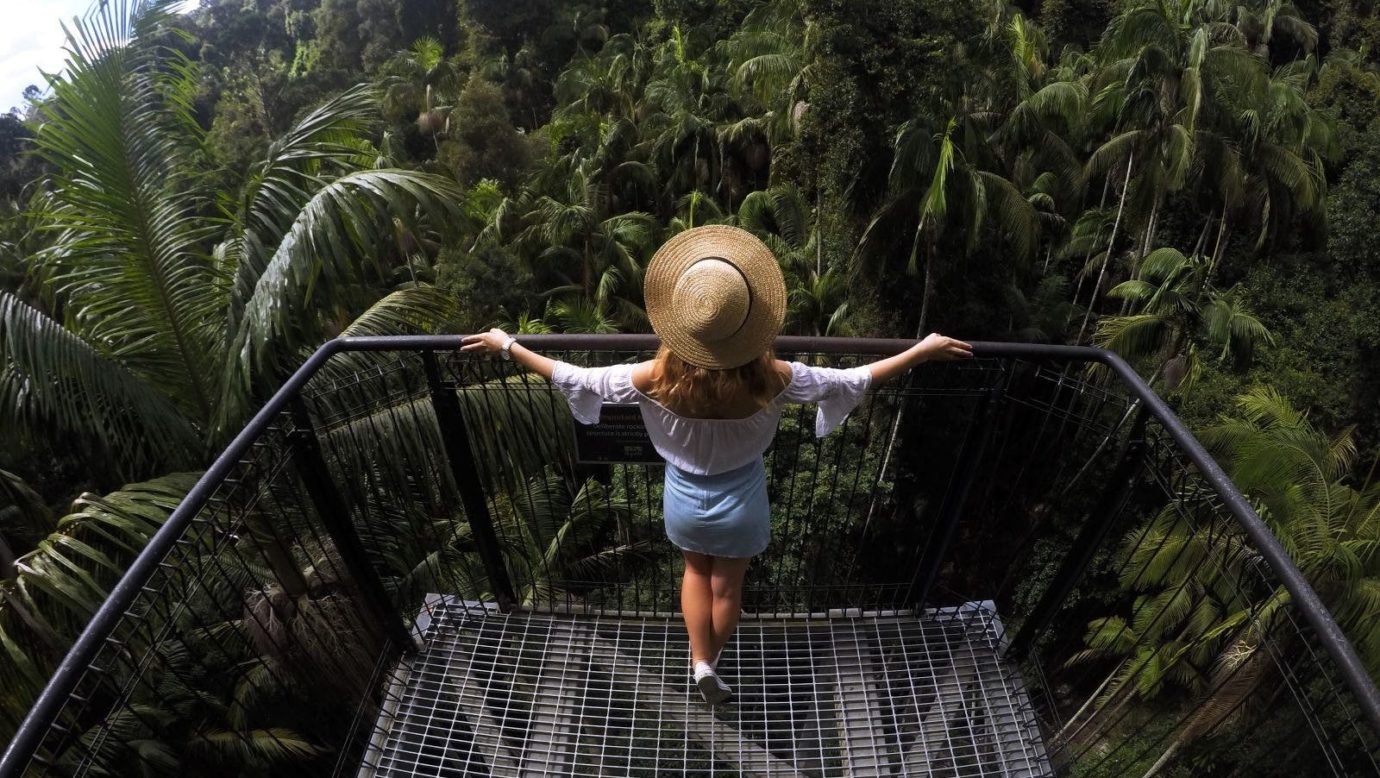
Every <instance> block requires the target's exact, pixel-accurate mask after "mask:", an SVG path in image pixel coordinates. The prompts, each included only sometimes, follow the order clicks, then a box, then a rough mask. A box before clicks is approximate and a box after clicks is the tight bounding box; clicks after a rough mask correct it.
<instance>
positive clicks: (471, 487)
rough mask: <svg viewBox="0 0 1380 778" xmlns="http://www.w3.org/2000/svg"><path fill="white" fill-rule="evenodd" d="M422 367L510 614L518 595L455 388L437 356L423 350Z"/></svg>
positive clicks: (470, 515) (493, 579) (483, 553)
mask: <svg viewBox="0 0 1380 778" xmlns="http://www.w3.org/2000/svg"><path fill="white" fill-rule="evenodd" d="M422 364H423V366H424V367H425V368H426V382H427V386H428V388H429V389H430V390H431V406H432V407H433V408H434V409H435V410H436V423H437V425H439V426H440V428H441V441H442V444H443V445H444V446H445V448H446V458H447V459H448V460H450V472H451V475H452V476H453V477H454V479H455V486H456V488H457V489H459V490H460V503H461V505H463V506H464V508H465V518H466V520H468V521H469V523H470V529H471V531H472V532H473V536H474V543H475V546H477V547H478V549H479V560H480V562H482V563H483V564H484V572H485V573H486V574H488V576H489V585H490V586H491V587H492V588H493V592H494V599H495V600H497V601H498V607H499V609H500V610H502V611H504V612H507V611H510V610H512V609H513V608H514V607H516V605H517V596H516V595H515V594H514V593H513V584H512V581H511V580H509V578H508V568H507V566H506V565H505V564H504V563H503V552H502V550H501V549H500V547H499V543H498V533H497V532H495V531H494V521H493V517H492V516H490V515H489V504H488V502H486V501H485V499H484V487H483V485H482V484H480V483H479V467H478V464H477V463H476V462H475V459H474V452H473V451H472V450H471V449H470V435H469V430H468V429H467V428H466V426H465V415H464V414H463V413H462V412H461V411H460V401H459V400H458V399H456V397H455V388H454V387H453V386H447V385H446V383H445V381H443V380H441V367H440V365H439V364H438V363H437V361H436V354H435V353H433V352H431V351H423V352H422Z"/></svg>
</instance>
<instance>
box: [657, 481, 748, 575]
mask: <svg viewBox="0 0 1380 778" xmlns="http://www.w3.org/2000/svg"><path fill="white" fill-rule="evenodd" d="M662 506H663V508H664V510H665V514H666V537H668V538H670V539H671V542H672V543H675V544H676V545H677V546H679V547H680V548H683V549H685V550H686V551H695V552H698V553H701V554H709V555H711V556H722V557H735V558H743V557H750V556H756V555H758V554H760V553H762V552H763V551H766V550H767V542H768V541H770V540H771V509H770V507H768V504H767V473H766V469H765V468H764V467H763V466H762V459H761V457H758V458H757V459H756V460H755V461H753V462H750V463H748V464H746V465H743V466H742V467H740V468H738V469H736V470H729V471H728V472H726V473H715V474H714V475H695V474H693V473H687V472H685V471H684V470H681V469H679V468H677V467H676V466H675V465H670V464H668V465H666V488H665V491H664V493H663V496H662Z"/></svg>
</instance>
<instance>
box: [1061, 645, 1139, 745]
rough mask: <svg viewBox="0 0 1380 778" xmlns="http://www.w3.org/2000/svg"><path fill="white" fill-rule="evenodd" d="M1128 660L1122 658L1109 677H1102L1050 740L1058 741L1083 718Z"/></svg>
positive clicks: (1108, 674)
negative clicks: (1100, 681)
mask: <svg viewBox="0 0 1380 778" xmlns="http://www.w3.org/2000/svg"><path fill="white" fill-rule="evenodd" d="M1126 662H1127V660H1125V659H1123V660H1121V662H1120V663H1119V664H1118V665H1117V666H1116V667H1113V668H1112V671H1111V672H1110V673H1107V677H1106V678H1104V679H1102V683H1100V684H1098V685H1097V689H1096V690H1094V691H1093V693H1092V694H1090V695H1088V699H1087V700H1086V701H1085V702H1084V703H1083V704H1082V705H1081V706H1079V708H1078V710H1076V711H1074V713H1073V715H1072V716H1070V717H1069V720H1068V721H1066V722H1064V726H1063V727H1062V728H1061V729H1060V730H1059V731H1058V732H1056V733H1055V735H1054V737H1052V738H1050V742H1052V743H1057V742H1059V741H1061V740H1063V739H1064V738H1065V737H1066V733H1067V732H1068V731H1069V727H1071V726H1073V723H1074V722H1075V721H1077V720H1079V719H1080V718H1082V717H1083V714H1084V713H1086V712H1087V711H1088V708H1089V707H1090V706H1092V704H1093V703H1094V702H1096V701H1097V698H1098V697H1100V696H1102V690H1103V689H1106V688H1107V684H1109V683H1111V682H1112V679H1114V678H1116V675H1117V673H1119V672H1121V668H1123V667H1125V666H1126Z"/></svg>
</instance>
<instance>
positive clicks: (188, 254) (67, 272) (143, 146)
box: [0, 0, 460, 480]
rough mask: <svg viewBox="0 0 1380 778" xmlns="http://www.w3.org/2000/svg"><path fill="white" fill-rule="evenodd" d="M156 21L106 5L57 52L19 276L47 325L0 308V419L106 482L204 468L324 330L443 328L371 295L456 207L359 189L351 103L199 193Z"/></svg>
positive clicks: (10, 300)
mask: <svg viewBox="0 0 1380 778" xmlns="http://www.w3.org/2000/svg"><path fill="white" fill-rule="evenodd" d="M173 5H175V3H172V2H168V1H164V0H160V1H159V2H129V3H103V4H101V5H99V6H98V7H97V8H96V9H95V10H94V11H93V12H92V13H91V14H90V15H89V16H88V17H87V18H85V19H84V20H82V21H80V22H79V23H78V24H77V25H76V27H75V28H74V30H73V31H72V32H71V33H70V34H69V41H68V45H69V48H70V51H71V58H70V60H69V62H68V66H67V69H66V71H65V74H64V75H62V76H60V77H55V78H54V79H53V80H52V89H53V94H54V97H53V99H52V100H51V101H49V102H47V103H45V104H44V107H43V109H42V115H41V124H40V126H39V128H38V132H37V136H38V137H37V147H38V153H39V154H40V155H41V156H42V157H43V159H44V160H45V162H47V163H48V164H49V165H50V166H51V167H52V169H53V171H54V172H53V175H52V176H51V177H50V179H49V180H48V185H47V189H46V191H45V193H44V195H43V198H42V200H41V205H40V207H39V210H38V216H37V221H38V229H40V230H41V231H42V232H43V234H45V235H47V236H48V243H47V247H46V248H45V249H44V250H43V251H42V252H41V253H40V254H39V255H38V256H37V257H35V258H34V261H35V262H36V263H37V265H38V267H40V268H41V277H42V278H43V280H44V291H45V294H46V295H50V296H51V297H52V298H53V299H55V300H57V303H58V309H56V310H55V315H56V317H57V318H54V317H50V316H47V315H45V314H44V313H43V312H41V311H39V310H37V309H35V308H32V307H30V306H28V305H25V304H24V303H23V302H21V301H19V300H18V299H16V298H15V297H13V296H12V295H10V294H8V293H4V292H0V355H2V356H0V414H3V417H4V418H5V419H6V423H10V424H17V425H23V426H25V427H28V428H30V429H34V428H47V429H55V430H56V431H58V432H60V433H64V434H72V435H75V436H78V437H79V438H80V439H83V440H87V441H90V444H91V445H93V446H96V447H97V448H98V450H99V451H100V452H101V457H99V458H101V459H105V460H106V461H109V462H111V463H112V467H113V468H114V469H115V470H116V471H117V475H118V477H120V478H121V480H130V479H131V478H133V477H136V476H138V475H140V474H148V473H151V472H159V471H164V472H166V471H167V470H170V469H177V468H182V467H189V466H195V465H196V464H197V463H199V462H201V461H202V458H203V454H202V452H203V451H204V450H205V448H204V446H205V445H206V443H207V441H210V442H212V443H214V441H216V440H219V439H223V437H224V436H225V435H227V434H228V433H229V431H231V430H233V429H236V428H237V427H238V426H239V424H240V423H241V421H242V420H243V419H244V418H245V415H246V414H247V413H248V412H249V409H250V406H251V404H252V403H253V401H254V398H255V397H258V396H262V393H263V392H265V391H267V390H268V389H270V388H271V387H272V386H274V385H275V383H276V381H277V380H278V379H279V377H281V376H282V375H283V374H284V371H286V370H288V369H290V368H291V367H292V366H293V365H294V364H295V362H296V360H297V359H298V358H299V354H300V351H301V349H303V348H305V347H307V346H308V345H310V344H314V343H317V342H319V340H320V338H321V337H322V336H323V334H325V333H326V332H328V330H327V329H326V328H327V327H328V326H329V320H330V319H336V320H338V321H342V322H344V323H348V322H349V321H350V320H351V319H352V318H354V315H356V314H358V313H359V312H360V311H361V310H364V309H366V308H369V307H370V306H371V305H378V306H382V307H383V309H384V310H381V311H375V313H376V314H379V315H375V316H373V317H372V318H371V320H372V321H374V322H387V323H389V324H390V325H396V324H398V323H399V322H401V321H404V320H411V321H421V320H428V319H429V320H432V321H439V320H444V318H445V315H446V311H445V308H444V306H441V307H438V305H437V303H438V302H439V301H438V299H437V298H436V296H435V295H428V294H427V292H426V291H425V290H417V291H415V292H407V293H404V294H402V295H400V296H390V297H387V298H385V299H384V300H383V301H381V302H375V301H377V300H378V298H379V296H380V293H379V292H377V291H373V289H372V288H371V285H372V284H374V283H377V281H376V279H378V278H381V277H384V276H386V272H387V268H386V267H385V266H384V263H383V261H381V260H382V257H381V256H380V254H379V253H378V252H379V250H380V248H382V247H386V246H389V245H390V244H391V242H392V239H393V236H394V230H395V220H400V222H401V223H402V224H404V225H407V226H408V227H409V229H411V231H412V232H414V233H421V232H424V231H425V229H427V228H426V227H425V224H426V223H427V220H428V219H429V220H431V223H435V224H440V223H445V221H444V220H446V219H449V218H453V217H455V216H456V215H457V214H458V208H457V205H456V203H457V202H458V201H459V200H460V197H459V192H458V191H457V190H456V188H455V187H454V185H453V184H450V183H448V182H447V181H445V180H443V179H440V178H437V177H433V176H429V175H426V174H421V173H415V172H408V171H401V170H387V169H384V170H373V169H361V168H364V166H365V165H366V164H368V161H369V160H370V159H371V158H370V157H368V156H367V154H366V153H365V152H366V150H367V149H366V147H365V145H364V141H363V139H362V132H363V131H364V130H366V129H367V128H368V126H369V123H370V117H372V116H374V115H376V107H375V101H374V98H373V95H372V93H371V92H370V90H368V89H367V88H362V87H361V88H356V89H352V90H349V91H347V92H345V93H344V94H342V95H341V96H339V97H337V98H335V99H333V100H331V101H329V102H327V103H326V104H325V105H323V106H322V107H320V108H318V109H317V110H315V111H313V112H311V113H310V114H308V115H307V116H306V117H305V118H304V119H303V120H302V121H301V122H299V123H298V125H297V126H296V127H294V128H293V129H292V130H290V131H289V132H288V133H287V134H286V135H285V136H284V137H282V138H280V139H279V140H278V141H277V142H276V143H274V144H273V145H272V146H271V148H270V151H269V156H268V158H267V159H266V160H265V161H264V162H263V163H262V164H261V165H259V166H258V167H257V169H256V170H254V171H253V173H252V174H251V176H250V179H249V180H248V181H247V182H246V184H245V186H244V187H243V189H242V191H241V192H239V193H235V194H231V193H225V192H217V191H215V190H214V189H211V188H210V186H209V184H208V181H209V180H210V177H208V176H207V175H205V173H206V171H204V170H202V169H200V168H199V167H198V164H197V161H196V160H197V159H198V158H197V156H196V154H195V149H196V148H197V147H198V146H199V145H200V144H201V142H202V134H201V131H200V129H199V128H198V127H197V125H196V123H195V121H194V119H193V117H192V108H191V99H192V96H193V95H194V94H195V88H194V85H195V83H196V81H195V70H194V68H193V66H192V65H191V64H190V63H189V62H188V61H187V60H186V59H185V58H183V57H182V56H181V55H180V54H178V53H177V52H175V51H173V50H170V49H168V48H166V47H164V46H162V45H161V44H160V43H159V42H158V41H159V40H161V33H162V31H163V30H166V29H167V28H168V24H169V23H170V22H171V21H172V16H171V11H170V9H171V7H172V6H173ZM218 204H222V205H224V206H225V207H226V208H225V210H228V213H229V216H228V217H227V216H219V215H217V208H216V206H217V205H218ZM383 256H384V257H386V256H387V255H386V254H385V255H383ZM366 258H372V261H366ZM345 300H349V301H350V302H349V304H342V301H345ZM323 317H324V319H325V320H324V321H323ZM338 326H343V324H340V325H338ZM107 480H109V479H107Z"/></svg>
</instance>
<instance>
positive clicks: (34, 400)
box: [0, 292, 201, 477]
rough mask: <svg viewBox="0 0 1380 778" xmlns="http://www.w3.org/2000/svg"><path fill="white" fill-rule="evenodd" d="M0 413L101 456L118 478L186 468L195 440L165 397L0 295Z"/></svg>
mask: <svg viewBox="0 0 1380 778" xmlns="http://www.w3.org/2000/svg"><path fill="white" fill-rule="evenodd" d="M0 409H3V410H2V411H0V412H3V413H4V415H5V418H7V419H8V420H10V422H11V423H14V424H16V425H18V426H19V427H20V428H21V429H28V430H30V431H31V432H33V433H34V434H38V433H39V432H40V431H42V432H43V434H48V435H51V434H52V432H53V431H54V430H57V431H59V432H61V433H63V434H68V435H73V436H76V437H77V438H78V439H81V440H85V441H88V442H89V443H90V444H91V445H94V446H99V450H101V451H103V452H107V455H108V456H110V457H111V458H112V462H113V463H115V466H116V468H117V469H118V470H120V471H121V473H122V475H124V476H126V477H138V476H139V475H140V474H147V473H149V472H151V471H154V470H157V469H160V468H164V469H166V468H169V467H172V468H175V467H186V466H189V465H192V464H195V463H196V462H197V461H198V459H199V456H200V448H201V444H200V436H199V435H198V434H197V432H196V430H195V429H194V428H193V426H192V425H191V424H190V423H189V422H188V421H187V419H186V417H185V416H184V415H183V413H182V412H181V410H180V409H179V408H177V407H176V406H175V405H174V404H173V403H172V402H170V401H169V400H168V399H167V397H165V396H164V395H163V394H161V393H160V392H158V391H157V390H156V389H154V388H153V387H151V386H149V385H148V384H146V383H145V382H144V381H142V380H141V379H140V378H139V377H137V376H135V375H134V374H132V373H131V372H130V371H129V370H127V369H125V368H124V367H123V366H121V365H120V364H119V363H118V362H116V361H114V360H112V359H110V358H109V357H107V356H105V355H103V354H101V353H98V352H97V351H96V349H94V348H92V347H91V346H90V345H89V344H88V343H86V342H85V341H84V340H82V339H81V338H80V337H78V336H77V335H75V334H73V333H72V332H69V331H68V330H66V329H64V328H63V327H62V326H61V325H59V324H58V323H57V322H56V321H53V320H52V319H50V318H48V317H47V316H44V315H43V314H42V313H41V312H39V311H38V310H36V309H34V308H30V307H29V306H27V305H25V304H24V303H22V302H20V301H19V299H18V298H16V297H14V296H13V295H10V294H8V293H6V292H0Z"/></svg>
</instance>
